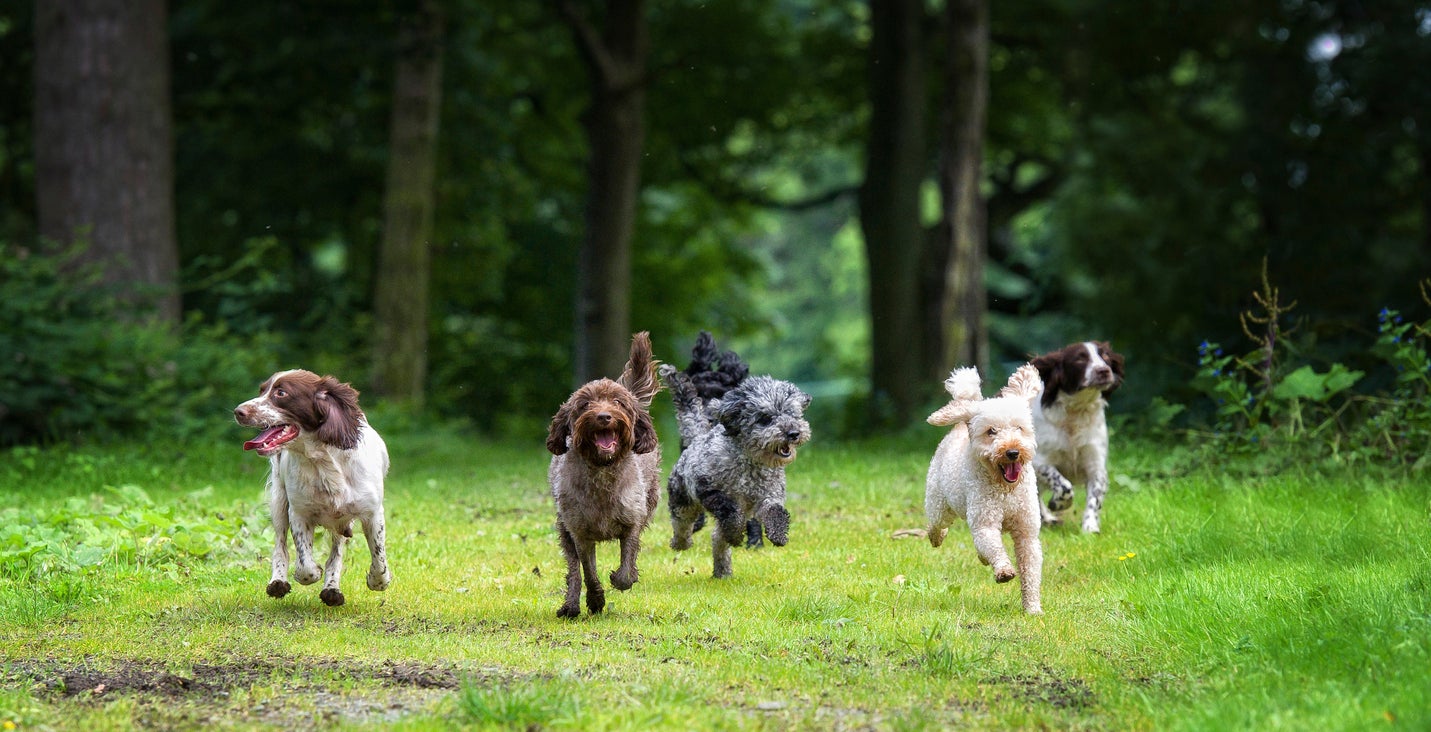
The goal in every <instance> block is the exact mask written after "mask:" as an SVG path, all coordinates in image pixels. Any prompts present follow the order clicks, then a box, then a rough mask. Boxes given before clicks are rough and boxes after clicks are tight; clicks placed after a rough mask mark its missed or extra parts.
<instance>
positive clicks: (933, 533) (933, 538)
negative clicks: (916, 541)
mask: <svg viewBox="0 0 1431 732" xmlns="http://www.w3.org/2000/svg"><path fill="white" fill-rule="evenodd" d="M948 535H949V529H930V530H929V532H928V533H927V534H925V536H926V537H927V538H928V539H929V545H930V546H932V547H934V548H935V549H938V548H939V547H940V546H941V545H943V544H944V537H945V536H948Z"/></svg>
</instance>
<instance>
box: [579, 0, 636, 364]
mask: <svg viewBox="0 0 1431 732" xmlns="http://www.w3.org/2000/svg"><path fill="white" fill-rule="evenodd" d="M561 7H562V14H563V16H564V17H565V18H566V20H567V22H568V24H569V25H570V26H571V28H572V32H573V33H574V34H575V36H576V42H577V47H578V48H579V49H580V51H581V54H582V58H583V59H584V60H585V61H586V66H587V73H588V76H589V78H590V83H591V102H590V107H589V108H588V109H587V111H586V114H585V115H584V117H583V119H582V123H583V125H584V127H585V129H586V137H587V144H588V146H589V147H590V152H589V154H590V156H591V158H590V161H589V163H588V164H589V169H588V186H589V188H588V192H587V203H586V233H585V236H584V237H583V239H582V243H581V255H580V259H579V268H578V271H577V295H576V350H575V354H574V364H573V366H574V373H573V381H574V383H578V384H580V383H583V382H585V381H587V380H589V379H592V378H596V377H599V376H606V377H611V378H615V377H616V375H617V374H619V373H620V371H621V367H622V364H624V363H625V362H626V357H627V352H628V350H629V346H630V341H631V234H632V230H633V229H634V228H635V223H636V203H637V195H638V193H639V192H640V187H641V153H642V149H643V147H644V145H645V138H646V123H645V108H646V88H645V84H646V57H647V51H648V41H647V30H646V17H645V7H644V3H643V2H642V0H607V2H606V13H605V23H604V25H603V28H602V30H601V32H600V34H598V33H597V32H596V30H595V29H594V28H593V27H592V26H591V25H590V24H589V22H588V21H587V19H586V17H585V16H584V15H582V14H581V13H580V12H578V11H577V10H576V9H575V8H574V7H573V6H572V4H571V3H570V2H564V3H563V4H562V6H561Z"/></svg>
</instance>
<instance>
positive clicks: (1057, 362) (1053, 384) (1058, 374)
mask: <svg viewBox="0 0 1431 732" xmlns="http://www.w3.org/2000/svg"><path fill="white" fill-rule="evenodd" d="M1029 365H1031V366H1033V367H1034V368H1036V369H1038V375H1039V378H1040V379H1042V380H1043V405H1044V406H1045V407H1051V406H1053V402H1054V400H1055V399H1057V398H1058V392H1059V391H1061V390H1062V389H1063V352H1062V351H1055V352H1053V353H1045V354H1044V355H1042V356H1039V357H1038V358H1035V359H1034V360H1032V361H1029Z"/></svg>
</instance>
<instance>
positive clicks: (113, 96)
mask: <svg viewBox="0 0 1431 732" xmlns="http://www.w3.org/2000/svg"><path fill="white" fill-rule="evenodd" d="M167 17H168V12H167V7H166V3H165V1H164V0H36V2H35V191H36V208H37V213H38V219H39V231H40V235H41V236H43V237H46V238H48V239H52V240H55V241H61V242H69V241H74V240H76V239H79V240H85V241H88V243H89V249H88V251H87V253H86V255H85V257H86V259H87V260H88V261H93V262H98V263H100V265H101V266H102V267H103V271H104V280H105V282H107V283H109V284H111V285H114V286H116V287H117V288H119V290H120V291H121V292H122V293H124V294H126V295H127V296H129V297H137V296H149V295H153V296H155V297H157V298H158V305H159V315H160V316H161V317H162V318H164V319H165V320H168V321H169V322H173V323H177V322H178V320H179V313H180V300H179V290H178V271H179V247H178V243H177V241H176V238H175V233H174V229H175V224H174V135H173V120H172V115H171V112H170V101H169V41H168V35H167V27H166V19H167Z"/></svg>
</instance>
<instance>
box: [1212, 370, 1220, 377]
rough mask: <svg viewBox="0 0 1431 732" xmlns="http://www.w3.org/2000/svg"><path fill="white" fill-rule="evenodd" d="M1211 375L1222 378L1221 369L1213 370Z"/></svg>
mask: <svg viewBox="0 0 1431 732" xmlns="http://www.w3.org/2000/svg"><path fill="white" fill-rule="evenodd" d="M1212 375H1213V376H1222V369H1213V370H1212Z"/></svg>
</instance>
